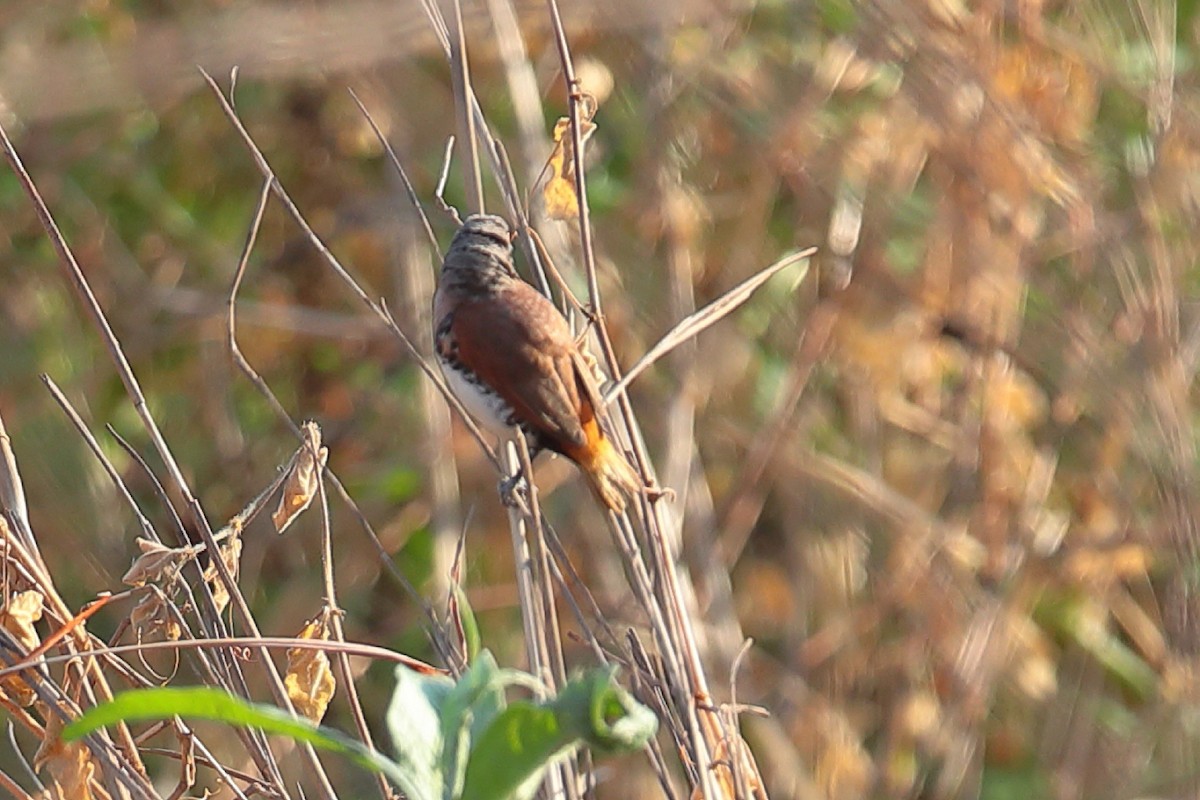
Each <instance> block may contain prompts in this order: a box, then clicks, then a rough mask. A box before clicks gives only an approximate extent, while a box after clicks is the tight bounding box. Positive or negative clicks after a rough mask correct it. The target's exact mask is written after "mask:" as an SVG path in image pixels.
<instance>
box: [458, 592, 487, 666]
mask: <svg viewBox="0 0 1200 800" xmlns="http://www.w3.org/2000/svg"><path fill="white" fill-rule="evenodd" d="M453 589H454V602H455V604H456V611H457V617H458V626H459V629H460V630H461V631H462V634H463V639H464V640H465V641H464V646H465V647H466V655H467V663H468V664H473V663H474V662H475V659H476V658H478V657H479V649H480V646H481V645H482V641H481V639H480V638H479V623H478V622H476V621H475V611H474V609H472V608H471V602H470V601H469V600H468V599H467V593H466V592H465V591H463V588H462V586H461V585H460V584H458V583H455V584H454V586H453Z"/></svg>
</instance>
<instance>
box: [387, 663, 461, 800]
mask: <svg viewBox="0 0 1200 800" xmlns="http://www.w3.org/2000/svg"><path fill="white" fill-rule="evenodd" d="M454 688H455V684H454V681H452V680H451V679H450V678H446V677H443V676H441V675H422V674H420V673H418V672H414V671H413V670H411V669H409V668H408V667H404V666H400V667H397V668H396V689H395V691H394V692H393V693H392V701H391V703H389V704H388V711H387V727H388V733H390V734H391V736H392V749H393V750H394V751H395V754H396V760H397V762H399V765H400V768H401V769H403V770H404V772H405V774H407V775H409V776H410V777H411V779H412V781H413V783H415V784H416V785H417V786H418V787H420V791H421V796H422V797H427V798H430V799H431V800H441V798H444V797H447V796H448V794H447V791H446V789H447V783H446V775H445V773H444V772H443V751H444V747H445V744H444V739H443V727H442V724H441V709H442V707H443V706H444V705H445V704H446V698H447V697H448V696H449V695H450V693H451V692H452V691H453V690H454Z"/></svg>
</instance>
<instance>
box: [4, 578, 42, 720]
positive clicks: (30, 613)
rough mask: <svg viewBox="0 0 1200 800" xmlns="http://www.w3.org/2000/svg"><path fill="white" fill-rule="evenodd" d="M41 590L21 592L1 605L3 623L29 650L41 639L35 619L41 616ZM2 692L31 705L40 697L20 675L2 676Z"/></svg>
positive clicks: (22, 703) (16, 700)
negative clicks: (2, 606)
mask: <svg viewBox="0 0 1200 800" xmlns="http://www.w3.org/2000/svg"><path fill="white" fill-rule="evenodd" d="M42 600H43V597H42V593H41V592H38V591H34V590H32V589H30V590H29V591H25V592H18V593H16V594H14V595H13V596H12V597H10V598H9V600H8V603H7V604H6V605H5V606H4V608H3V609H0V627H2V628H4V629H5V630H6V631H8V633H9V634H11V635H12V637H13V638H14V639H16V640H17V641H18V642H20V643H21V645H22V646H24V647H25V649H27V650H33V649H35V648H36V647H37V646H38V645H39V644H41V643H42V640H41V638H40V637H39V636H38V633H37V630H35V629H34V627H33V623H35V622H37V621H38V620H39V619H41V618H42ZM0 693H3V694H4V695H6V696H7V697H8V698H9V699H11V700H12V701H13V702H14V703H16V704H17V705H19V706H28V705H31V704H32V703H33V701H34V700H35V699H36V698H37V695H36V694H35V693H34V691H33V689H32V688H31V687H30V686H29V684H28V683H26V682H25V679H24V678H22V677H21V676H20V675H10V676H9V677H7V678H4V679H3V680H0Z"/></svg>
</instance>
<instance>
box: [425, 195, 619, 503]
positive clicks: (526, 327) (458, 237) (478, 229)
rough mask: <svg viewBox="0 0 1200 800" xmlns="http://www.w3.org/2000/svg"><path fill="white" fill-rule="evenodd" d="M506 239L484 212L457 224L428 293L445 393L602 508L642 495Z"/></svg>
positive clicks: (588, 378)
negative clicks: (546, 461) (555, 462)
mask: <svg viewBox="0 0 1200 800" xmlns="http://www.w3.org/2000/svg"><path fill="white" fill-rule="evenodd" d="M513 238H514V234H513V232H512V229H511V228H510V227H509V225H508V223H507V222H506V221H505V220H504V219H503V218H502V217H498V216H495V215H492V214H473V215H471V216H469V217H467V219H466V220H465V221H464V222H463V223H462V225H461V226H460V227H459V229H458V231H457V232H456V233H455V235H454V238H453V239H452V240H451V242H450V248H449V249H448V250H447V251H446V255H445V258H444V259H443V261H442V269H441V273H440V274H439V276H438V283H437V289H436V290H435V291H434V295H433V338H434V350H435V352H436V355H437V362H438V366H439V367H440V368H441V372H442V375H443V376H444V377H445V379H446V383H447V384H448V386H449V388H450V389H451V390H452V391H453V392H454V394H455V395H456V396H457V397H458V399H459V400H460V401H461V402H462V404H463V406H464V407H465V408H466V410H467V411H468V412H469V413H470V414H471V416H472V417H474V418H475V419H476V420H477V421H478V422H479V423H480V424H481V425H482V426H483V427H484V428H486V429H488V430H490V431H491V432H492V433H494V434H496V435H497V436H499V437H501V438H504V437H506V436H512V435H513V434H514V433H515V429H516V428H520V430H521V431H522V432H523V433H524V434H525V438H526V440H527V442H528V443H529V446H530V455H531V459H532V457H533V456H536V455H537V454H538V453H540V452H541V451H543V450H550V451H553V452H555V453H559V454H560V455H563V456H565V457H566V458H568V459H570V460H571V461H572V462H574V463H575V465H576V466H577V467H578V468H579V469H580V471H581V472H582V473H583V475H584V477H585V478H586V479H587V482H588V485H589V487H590V488H591V490H592V492H593V493H594V494H595V496H596V497H597V498H598V499H599V501H600V502H601V503H603V504H604V506H605V507H607V508H608V509H610V510H612V511H614V512H616V513H618V514H619V513H621V512H622V511H624V510H625V504H626V499H627V498H632V497H635V496H636V495H637V493H638V492H639V490H640V489H641V487H642V481H641V480H640V478H639V476H638V473H637V472H636V471H635V470H634V468H633V467H632V466H631V465H630V463H629V461H628V460H627V459H626V458H625V456H624V455H623V454H622V453H621V451H620V450H619V449H618V448H617V446H616V445H615V444H614V443H613V438H612V437H611V436H610V435H609V433H608V432H607V431H606V430H605V423H606V421H607V417H606V415H605V413H604V402H603V400H602V399H601V396H600V391H599V388H598V386H597V382H596V379H595V378H594V377H593V375H592V371H591V369H590V367H589V366H588V364H587V362H586V361H585V360H584V357H583V355H582V353H581V352H580V350H579V347H578V345H577V344H576V340H575V337H574V336H573V335H572V333H571V329H570V326H569V325H568V324H567V320H566V318H565V317H564V316H563V315H562V313H561V312H560V311H559V310H558V308H557V307H555V305H554V304H553V303H552V302H550V300H549V299H547V298H546V296H545V295H543V294H542V293H541V292H539V291H537V290H536V289H535V288H533V286H531V285H530V284H528V283H526V282H525V280H524V279H522V278H521V277H520V275H519V274H518V273H517V270H516V268H515V267H514V266H513V249H512V242H513Z"/></svg>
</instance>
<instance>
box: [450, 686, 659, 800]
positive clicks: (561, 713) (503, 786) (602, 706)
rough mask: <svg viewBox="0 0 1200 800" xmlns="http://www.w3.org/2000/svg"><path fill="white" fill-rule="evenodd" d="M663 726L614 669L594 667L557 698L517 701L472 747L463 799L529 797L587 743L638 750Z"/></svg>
mask: <svg viewBox="0 0 1200 800" xmlns="http://www.w3.org/2000/svg"><path fill="white" fill-rule="evenodd" d="M657 726H658V720H657V719H656V718H655V716H654V714H653V713H652V712H651V711H650V710H649V709H648V708H646V707H644V706H642V705H640V704H639V703H638V702H637V701H636V700H634V699H633V697H632V696H631V695H630V694H629V693H628V692H626V691H625V690H624V689H622V688H621V687H619V686H617V685H616V684H615V683H614V681H613V671H612V670H594V671H592V672H590V673H588V674H587V675H585V676H584V677H582V678H576V679H574V680H571V681H569V682H568V683H567V685H566V686H564V687H563V689H562V691H561V692H560V693H559V695H558V697H556V698H554V699H552V700H549V701H547V702H545V703H532V702H528V701H521V702H516V703H513V704H512V705H510V706H509V707H508V708H507V709H505V710H504V711H503V712H501V713H500V714H499V716H497V717H496V718H495V720H493V722H492V723H491V724H490V725H489V726H488V727H487V729H486V730H485V731H484V732H483V735H482V736H480V737H479V739H478V740H477V742H476V744H475V746H474V747H473V748H472V749H471V756H470V760H469V761H468V763H467V771H466V782H465V784H464V786H463V792H462V800H505V799H507V798H517V800H525V798H530V797H532V796H533V794H534V792H535V791H536V790H537V787H538V784H539V783H540V782H541V778H542V775H543V774H544V773H545V771H546V768H547V767H549V766H550V764H552V763H553V762H554V761H555V760H557V759H558V758H561V757H563V756H565V755H566V754H567V753H569V752H570V751H572V750H574V749H575V748H576V747H578V746H579V745H580V744H581V743H583V742H587V743H588V744H590V745H592V746H593V747H595V748H597V749H598V750H601V751H603V752H610V753H611V752H619V751H625V750H633V749H637V748H639V747H641V746H642V745H644V744H645V743H646V741H647V740H649V738H650V737H651V736H653V735H654V731H655V729H656V728H657Z"/></svg>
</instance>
